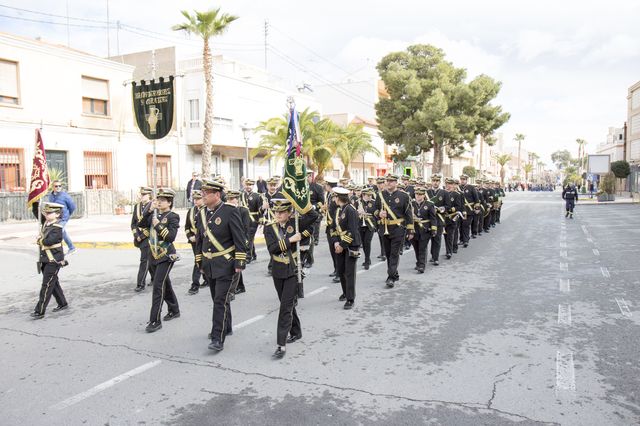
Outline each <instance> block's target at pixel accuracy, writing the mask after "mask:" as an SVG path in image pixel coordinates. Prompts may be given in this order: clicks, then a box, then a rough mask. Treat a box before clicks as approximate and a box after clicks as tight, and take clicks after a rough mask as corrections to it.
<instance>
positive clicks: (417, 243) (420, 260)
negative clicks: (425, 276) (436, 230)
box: [411, 230, 431, 268]
mask: <svg viewBox="0 0 640 426" xmlns="http://www.w3.org/2000/svg"><path fill="white" fill-rule="evenodd" d="M429 240H431V234H430V233H427V232H424V231H422V230H420V231H417V232H416V234H415V235H414V236H413V239H412V240H411V245H412V246H413V251H414V253H415V255H416V266H417V267H418V268H424V267H425V265H426V263H427V246H428V245H429Z"/></svg>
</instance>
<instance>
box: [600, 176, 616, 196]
mask: <svg viewBox="0 0 640 426" xmlns="http://www.w3.org/2000/svg"><path fill="white" fill-rule="evenodd" d="M600 190H601V191H602V192H603V193H606V194H613V193H615V191H616V178H615V176H614V174H613V173H607V174H606V175H604V176H603V177H602V179H601V180H600Z"/></svg>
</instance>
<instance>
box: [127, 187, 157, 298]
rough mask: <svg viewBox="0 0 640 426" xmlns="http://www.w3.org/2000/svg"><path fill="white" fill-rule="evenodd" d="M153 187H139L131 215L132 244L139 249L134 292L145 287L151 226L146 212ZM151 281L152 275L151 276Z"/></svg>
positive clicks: (148, 208) (149, 204) (149, 206)
mask: <svg viewBox="0 0 640 426" xmlns="http://www.w3.org/2000/svg"><path fill="white" fill-rule="evenodd" d="M152 193H153V189H151V188H149V187H147V186H143V187H140V192H139V197H140V201H139V202H138V203H137V204H136V205H135V206H134V207H133V214H132V215H131V232H132V233H133V245H134V246H136V247H137V248H138V250H140V263H139V265H138V276H137V279H136V288H135V291H136V292H141V291H142V290H144V288H145V287H146V280H147V272H149V231H150V228H151V216H149V215H147V212H148V211H149V210H150V209H151V194H152ZM151 280H152V281H153V276H152V277H151Z"/></svg>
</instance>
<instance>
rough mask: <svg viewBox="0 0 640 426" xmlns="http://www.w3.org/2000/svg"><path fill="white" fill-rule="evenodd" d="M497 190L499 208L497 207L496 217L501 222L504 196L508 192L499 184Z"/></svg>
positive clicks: (497, 221)
mask: <svg viewBox="0 0 640 426" xmlns="http://www.w3.org/2000/svg"><path fill="white" fill-rule="evenodd" d="M495 192H496V198H497V201H498V208H497V209H496V217H495V219H496V223H500V213H501V211H502V197H504V196H506V194H505V192H504V189H503V188H502V187H500V186H498V187H497V188H496V189H495Z"/></svg>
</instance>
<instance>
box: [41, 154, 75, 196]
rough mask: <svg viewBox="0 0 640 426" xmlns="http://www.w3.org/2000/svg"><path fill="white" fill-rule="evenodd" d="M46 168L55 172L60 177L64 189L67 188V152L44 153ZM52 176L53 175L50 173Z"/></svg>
mask: <svg viewBox="0 0 640 426" xmlns="http://www.w3.org/2000/svg"><path fill="white" fill-rule="evenodd" d="M46 155H47V168H48V169H49V170H50V171H51V170H57V171H58V172H59V173H60V174H59V175H58V176H62V180H63V181H64V184H65V187H67V188H69V174H68V173H67V152H66V151H48V150H47V151H46ZM52 175H53V173H52Z"/></svg>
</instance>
